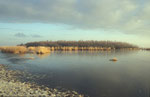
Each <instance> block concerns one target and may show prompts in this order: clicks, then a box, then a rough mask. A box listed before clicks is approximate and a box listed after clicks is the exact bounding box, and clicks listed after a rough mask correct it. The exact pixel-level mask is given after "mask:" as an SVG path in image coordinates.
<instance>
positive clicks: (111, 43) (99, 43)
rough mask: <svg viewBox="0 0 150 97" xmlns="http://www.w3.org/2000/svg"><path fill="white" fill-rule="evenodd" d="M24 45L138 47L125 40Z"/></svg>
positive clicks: (51, 42) (30, 44)
mask: <svg viewBox="0 0 150 97" xmlns="http://www.w3.org/2000/svg"><path fill="white" fill-rule="evenodd" d="M21 45H25V46H27V47H31V46H35V47H36V46H46V47H106V48H108V47H110V48H112V49H121V48H138V46H136V45H133V44H130V43H126V42H116V41H93V40H91V41H63V40H61V41H39V42H29V43H26V44H21Z"/></svg>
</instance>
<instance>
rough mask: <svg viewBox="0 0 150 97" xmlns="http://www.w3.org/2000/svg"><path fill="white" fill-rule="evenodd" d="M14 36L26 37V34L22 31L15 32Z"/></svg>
mask: <svg viewBox="0 0 150 97" xmlns="http://www.w3.org/2000/svg"><path fill="white" fill-rule="evenodd" d="M15 37H21V38H22V37H27V35H26V34H24V33H16V34H15Z"/></svg>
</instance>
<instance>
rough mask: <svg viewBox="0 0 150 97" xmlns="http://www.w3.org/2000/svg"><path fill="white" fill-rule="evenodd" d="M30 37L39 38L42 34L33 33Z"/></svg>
mask: <svg viewBox="0 0 150 97" xmlns="http://www.w3.org/2000/svg"><path fill="white" fill-rule="evenodd" d="M31 37H33V38H41V37H42V36H41V35H38V34H34V35H31Z"/></svg>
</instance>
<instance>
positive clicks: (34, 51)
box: [28, 46, 50, 54]
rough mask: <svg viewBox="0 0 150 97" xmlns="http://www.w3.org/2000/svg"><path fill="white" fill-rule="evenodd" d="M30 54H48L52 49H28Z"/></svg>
mask: <svg viewBox="0 0 150 97" xmlns="http://www.w3.org/2000/svg"><path fill="white" fill-rule="evenodd" d="M28 52H29V53H36V54H46V53H50V48H49V47H42V46H39V47H28Z"/></svg>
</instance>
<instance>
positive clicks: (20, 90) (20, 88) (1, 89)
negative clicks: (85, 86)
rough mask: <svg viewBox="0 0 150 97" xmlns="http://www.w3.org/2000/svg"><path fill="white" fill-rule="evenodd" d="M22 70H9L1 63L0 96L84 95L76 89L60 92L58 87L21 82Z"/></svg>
mask: <svg viewBox="0 0 150 97" xmlns="http://www.w3.org/2000/svg"><path fill="white" fill-rule="evenodd" d="M19 76H23V73H22V72H21V71H15V70H8V67H7V66H6V65H3V64H0V96H1V97H3V96H4V97H5V96H10V97H12V96H18V97H19V96H28V97H30V96H32V97H37V96H42V97H43V96H44V97H84V96H83V95H80V94H78V93H77V92H75V91H69V90H68V91H64V92H62V91H61V92H60V91H59V90H57V89H50V88H48V87H43V86H39V85H36V84H33V83H27V82H21V81H20V80H19Z"/></svg>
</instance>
